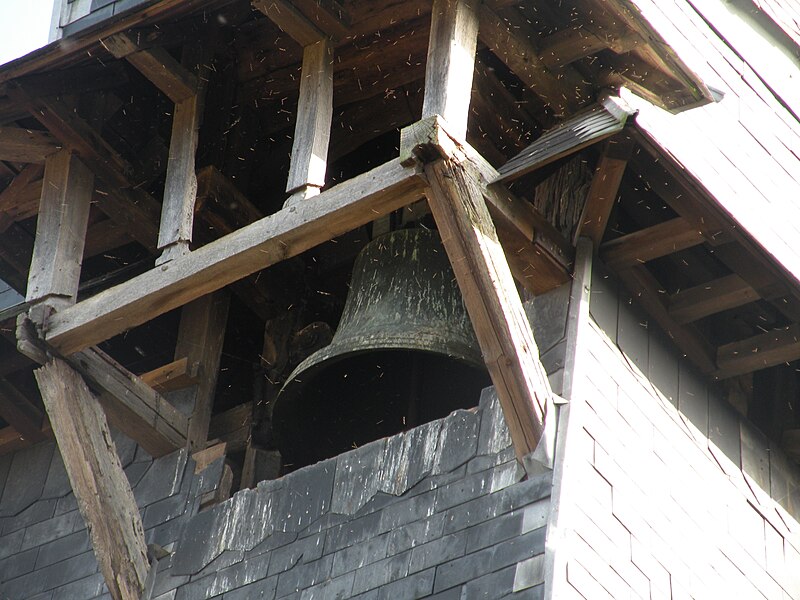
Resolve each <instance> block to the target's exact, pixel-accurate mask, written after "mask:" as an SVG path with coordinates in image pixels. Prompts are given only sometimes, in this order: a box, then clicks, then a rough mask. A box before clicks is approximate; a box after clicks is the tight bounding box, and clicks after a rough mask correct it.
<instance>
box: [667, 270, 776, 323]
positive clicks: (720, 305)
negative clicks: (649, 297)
mask: <svg viewBox="0 0 800 600" xmlns="http://www.w3.org/2000/svg"><path fill="white" fill-rule="evenodd" d="M759 298H760V296H759V295H758V292H757V291H756V290H754V289H753V288H752V287H751V286H750V285H749V284H748V283H747V282H746V281H745V280H744V279H742V278H741V277H739V276H738V275H736V274H732V275H726V276H724V277H720V278H719V279H715V280H714V281H709V282H708V283H704V284H701V285H698V286H695V287H692V288H689V289H686V290H681V291H679V292H677V293H675V294H672V295H671V296H670V298H669V314H670V316H671V317H672V318H673V319H675V322H676V323H691V322H692V321H697V320H699V319H702V318H703V317H707V316H709V315H713V314H717V313H720V312H722V311H724V310H728V309H731V308H737V307H739V306H744V305H745V304H749V303H750V302H755V301H756V300H758V299H759Z"/></svg>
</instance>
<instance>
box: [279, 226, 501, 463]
mask: <svg viewBox="0 0 800 600" xmlns="http://www.w3.org/2000/svg"><path fill="white" fill-rule="evenodd" d="M488 384H489V379H488V376H487V375H486V371H485V367H484V364H483V360H482V359H481V354H480V350H479V348H478V343H477V340H476V339H475V334H474V332H473V330H472V324H471V323H470V321H469V318H468V317H467V313H466V310H465V308H464V304H463V301H462V298H461V292H460V290H459V289H458V286H457V285H456V281H455V276H454V275H453V270H452V267H451V266H450V262H449V260H448V258H447V255H446V254H445V251H444V248H443V247H442V243H441V240H440V238H439V234H438V232H436V231H431V230H426V229H406V230H401V231H394V232H391V233H388V234H385V235H383V236H381V237H379V238H377V239H375V240H373V241H372V242H371V243H369V244H368V245H367V246H366V247H365V248H364V249H363V250H362V251H361V253H360V254H359V255H358V257H357V258H356V261H355V264H354V266H353V276H352V279H351V282H350V292H349V293H348V296H347V300H346V302H345V306H344V311H343V313H342V318H341V321H340V322H339V326H338V329H337V330H336V333H335V334H334V336H333V340H332V341H331V343H330V345H328V346H326V347H325V348H322V349H321V350H318V351H317V352H315V353H314V354H312V355H311V356H309V357H308V358H307V359H306V360H304V361H303V362H302V363H300V365H299V366H298V367H297V368H296V369H295V370H294V372H293V373H292V374H291V375H290V376H289V378H288V380H287V382H286V384H285V385H284V386H283V389H282V390H281V392H280V394H279V396H278V398H277V401H276V404H275V409H274V412H273V426H274V432H275V434H276V438H277V442H278V447H279V449H280V450H281V452H282V455H283V459H284V464H285V465H286V467H287V469H293V468H298V467H301V466H304V465H307V464H311V463H313V462H316V461H318V460H322V459H323V458H327V457H331V456H335V455H337V454H340V453H341V452H344V451H346V450H349V449H351V448H353V447H357V446H360V445H362V444H365V443H367V442H370V441H372V440H375V439H379V438H381V437H385V436H389V435H392V434H395V433H398V432H399V431H402V430H404V429H408V428H410V427H413V426H415V425H418V424H421V423H425V422H427V421H430V420H432V419H436V418H439V417H443V416H446V415H447V414H449V413H450V412H452V411H453V410H455V409H457V408H466V407H470V406H475V405H477V403H478V396H479V394H480V390H481V389H482V388H483V387H485V386H486V385H488Z"/></svg>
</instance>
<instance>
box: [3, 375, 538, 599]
mask: <svg viewBox="0 0 800 600" xmlns="http://www.w3.org/2000/svg"><path fill="white" fill-rule="evenodd" d="M117 443H118V448H119V452H120V455H121V458H122V462H123V465H125V471H126V473H127V474H128V477H129V479H130V481H131V484H132V485H133V489H134V494H135V496H136V500H137V503H138V504H139V506H140V508H141V509H142V517H143V521H144V526H145V530H146V536H147V541H148V542H154V543H157V544H159V545H161V546H164V547H166V548H167V549H169V550H171V551H172V554H171V555H170V556H169V557H168V558H166V559H164V560H162V561H161V562H160V563H159V570H158V575H157V579H156V585H155V593H154V597H156V598H159V600H173V599H174V600H196V599H201V598H217V599H220V598H221V599H224V600H234V599H245V598H247V599H250V598H304V599H306V598H308V599H310V598H325V599H329V598H349V597H359V598H387V599H392V600H395V599H400V598H421V597H428V596H431V597H435V598H440V599H444V598H467V599H468V598H502V597H511V598H541V597H542V594H543V585H542V582H543V553H544V541H545V531H546V529H545V523H546V521H547V518H548V512H549V494H550V487H551V476H550V473H549V472H548V473H546V474H543V475H539V476H537V477H532V478H530V479H527V480H524V472H523V471H522V469H521V468H520V467H519V465H518V463H517V461H516V460H515V459H514V453H513V449H512V448H511V446H510V439H509V437H508V433H507V430H506V428H505V423H504V421H503V418H502V413H501V411H500V409H499V406H498V403H497V401H496V399H495V397H494V396H493V394H492V392H491V391H489V390H486V391H485V392H484V396H483V399H482V401H481V406H480V408H478V409H474V410H471V411H458V412H456V413H453V414H452V415H450V416H449V417H447V418H445V419H441V420H438V421H434V422H431V423H428V424H426V425H423V426H421V427H418V428H416V429H413V430H411V431H409V432H407V433H404V434H400V435H397V436H394V437H391V438H388V439H382V440H378V441H376V442H373V443H371V444H368V445H366V446H363V447H361V448H358V449H356V450H353V451H351V452H348V453H346V454H343V455H341V456H339V457H337V458H333V459H330V460H326V461H323V462H321V463H318V464H316V465H313V466H311V467H307V468H304V469H301V470H299V471H296V472H294V473H291V474H289V475H287V476H285V477H283V478H281V479H278V480H273V481H264V482H261V483H260V484H259V485H258V487H257V488H256V489H252V490H245V491H242V492H239V493H237V494H236V495H235V496H234V497H233V498H232V499H230V500H228V501H227V502H225V503H222V504H220V505H217V506H216V507H213V508H212V509H210V510H207V511H204V512H199V513H198V507H199V501H200V497H201V496H202V495H203V494H204V493H206V492H208V491H209V490H210V489H212V488H213V485H214V482H216V481H219V477H220V473H221V467H222V463H221V462H219V461H218V462H216V463H214V464H212V466H210V467H208V468H207V469H206V470H205V471H203V472H202V473H201V474H199V475H195V474H194V463H193V461H192V460H191V459H188V460H187V456H186V454H185V452H183V451H181V452H176V453H174V454H172V455H169V456H167V457H164V458H161V459H159V460H156V461H153V460H151V459H150V458H149V457H148V456H147V455H146V454H144V453H143V452H142V451H141V450H140V449H137V448H136V447H135V446H134V445H133V444H131V443H130V442H129V441H127V440H126V439H125V438H124V437H122V436H119V437H118V440H117ZM0 490H2V491H0V515H1V516H0V598H2V599H3V600H23V599H28V598H33V599H35V600H56V599H67V598H68V599H71V600H83V599H86V600H88V599H90V598H95V597H101V598H105V597H107V595H104V592H105V588H104V585H103V579H102V576H101V575H100V574H99V572H98V569H97V564H96V561H95V559H94V555H93V553H92V551H91V549H90V545H89V539H88V535H87V532H86V529H85V527H84V524H83V520H82V519H81V516H80V514H79V513H78V511H77V509H76V505H75V500H74V497H73V496H72V493H71V492H70V486H69V482H68V481H67V478H66V475H65V472H64V468H63V465H62V462H61V459H60V456H59V455H58V452H57V451H55V449H54V444H52V443H45V444H39V445H37V446H34V447H32V448H29V449H26V450H23V451H20V452H18V453H16V454H14V455H10V456H7V457H3V458H0Z"/></svg>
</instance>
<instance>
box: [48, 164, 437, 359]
mask: <svg viewBox="0 0 800 600" xmlns="http://www.w3.org/2000/svg"><path fill="white" fill-rule="evenodd" d="M422 186H423V181H422V180H421V179H420V177H419V176H418V175H417V173H416V172H415V170H414V169H413V168H410V169H407V168H403V167H402V165H401V164H400V161H399V160H395V161H391V162H389V163H387V164H384V165H382V166H380V167H377V168H375V169H373V170H371V171H368V172H367V173H364V174H363V175H359V176H358V177H355V178H353V179H350V180H348V181H345V182H343V183H340V184H339V185H337V186H335V187H332V188H330V189H329V190H326V191H324V192H323V193H322V194H320V195H319V196H318V197H316V198H314V199H313V200H311V201H309V202H304V203H300V204H298V205H296V206H292V207H290V208H285V209H283V210H281V211H278V212H277V213H275V214H273V215H269V216H267V217H264V218H263V219H261V220H259V221H257V222H255V223H252V224H250V225H248V226H247V227H244V228H242V229H239V230H238V231H236V232H234V233H232V234H230V235H228V236H226V237H225V238H223V239H220V240H217V241H215V242H211V243H210V244H207V245H206V246H203V247H202V248H199V249H197V250H195V251H194V252H192V253H191V254H189V255H187V256H184V257H181V258H179V259H176V260H174V261H171V262H170V263H169V264H167V265H163V266H162V267H159V268H157V269H154V270H152V271H148V272H147V273H144V274H142V275H140V276H138V277H134V278H133V279H131V280H129V281H127V282H125V283H122V284H120V285H118V286H116V287H113V288H111V289H108V290H106V291H104V292H101V293H99V294H97V295H96V296H93V297H92V298H89V299H87V300H84V301H82V302H80V303H78V304H77V305H75V306H73V307H70V308H67V309H64V310H62V311H59V312H58V313H56V314H55V315H53V316H52V317H51V319H50V322H49V326H48V330H47V332H46V340H47V341H48V342H49V343H50V344H52V345H53V346H55V347H56V348H57V349H58V350H59V351H61V352H63V353H65V354H70V353H72V352H75V351H77V350H80V349H81V348H85V347H88V346H91V345H93V344H96V343H98V342H100V341H102V340H105V339H108V338H109V337H112V336H113V335H116V334H117V333H121V332H122V331H125V330H126V329H129V328H130V327H134V326H136V325H139V324H141V323H144V322H145V321H148V320H150V319H152V318H153V317H155V316H157V315H159V314H163V313H165V312H167V311H169V310H172V309H173V308H177V307H178V306H182V305H183V304H186V303H187V302H189V301H191V300H193V299H195V298H199V297H200V296H203V295H205V294H207V293H209V292H212V291H214V290H218V289H220V288H222V287H224V286H226V285H228V284H229V283H232V282H234V281H237V280H238V279H241V278H242V277H245V276H246V275H249V274H251V273H254V272H255V271H258V270H261V269H263V268H265V267H267V266H269V265H271V264H275V263H276V262H279V261H281V260H284V259H286V258H289V257H291V256H296V255H297V254H300V253H301V252H304V251H305V250H307V249H309V248H312V247H314V246H316V245H318V244H320V243H322V242H324V241H327V240H329V239H331V238H333V237H336V236H337V235H341V234H342V233H345V232H347V231H350V230H351V229H354V228H356V227H358V226H360V225H363V224H365V223H368V222H370V221H373V220H374V219H375V218H377V217H378V216H380V215H383V214H386V213H389V212H391V211H393V210H395V209H397V208H401V207H403V206H405V205H407V204H411V203H412V202H414V201H416V200H418V199H419V198H420V197H421V195H422V193H421V189H422Z"/></svg>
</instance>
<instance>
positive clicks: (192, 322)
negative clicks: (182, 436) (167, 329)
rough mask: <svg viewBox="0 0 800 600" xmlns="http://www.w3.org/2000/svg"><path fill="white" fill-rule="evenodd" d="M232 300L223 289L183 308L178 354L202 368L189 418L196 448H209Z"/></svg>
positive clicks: (191, 445) (179, 329)
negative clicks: (212, 411)
mask: <svg viewBox="0 0 800 600" xmlns="http://www.w3.org/2000/svg"><path fill="white" fill-rule="evenodd" d="M229 300H230V296H229V294H228V292H227V291H226V290H220V291H217V292H215V293H213V294H208V295H206V296H203V297H202V298H198V299H197V300H194V301H193V302H190V303H189V304H187V305H186V306H184V307H183V309H182V310H181V322H180V325H179V327H178V343H177V345H176V346H175V356H176V357H181V356H184V357H187V358H188V361H189V363H190V364H195V365H197V366H198V370H199V373H198V381H197V387H196V388H195V390H194V409H193V410H192V415H191V417H190V418H189V430H188V442H189V447H190V448H191V449H192V450H202V449H203V448H205V446H206V441H207V439H208V425H209V422H210V421H211V409H212V407H213V404H214V393H215V392H216V389H217V375H218V374H219V361H220V358H221V356H222V344H223V342H224V341H225V325H226V323H227V320H228V306H229Z"/></svg>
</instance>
